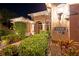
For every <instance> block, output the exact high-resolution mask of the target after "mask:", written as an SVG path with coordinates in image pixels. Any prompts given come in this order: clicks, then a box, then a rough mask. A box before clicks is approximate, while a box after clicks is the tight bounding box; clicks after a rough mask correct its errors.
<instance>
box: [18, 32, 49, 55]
mask: <svg viewBox="0 0 79 59" xmlns="http://www.w3.org/2000/svg"><path fill="white" fill-rule="evenodd" d="M47 47H48V34H47V33H46V32H41V33H39V34H35V35H34V36H31V37H28V38H26V39H24V40H22V42H21V44H20V46H19V47H18V48H19V50H18V51H19V55H22V56H35V55H36V56H44V55H46V52H47Z"/></svg>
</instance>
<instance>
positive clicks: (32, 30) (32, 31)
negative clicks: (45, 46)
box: [31, 23, 34, 35]
mask: <svg viewBox="0 0 79 59" xmlns="http://www.w3.org/2000/svg"><path fill="white" fill-rule="evenodd" d="M31 33H32V35H34V23H32V28H31Z"/></svg>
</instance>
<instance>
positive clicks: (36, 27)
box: [10, 11, 50, 35]
mask: <svg viewBox="0 0 79 59" xmlns="http://www.w3.org/2000/svg"><path fill="white" fill-rule="evenodd" d="M28 15H29V16H30V17H31V18H32V19H29V18H24V17H18V18H13V19H10V20H11V23H15V22H24V23H26V24H27V31H26V34H28V35H34V34H35V33H39V32H40V31H41V30H42V31H46V30H49V29H50V19H49V14H48V12H47V11H41V12H36V13H31V14H28Z"/></svg>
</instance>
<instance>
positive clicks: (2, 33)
mask: <svg viewBox="0 0 79 59" xmlns="http://www.w3.org/2000/svg"><path fill="white" fill-rule="evenodd" d="M9 33H10V32H9V31H7V30H6V29H5V30H4V29H1V30H0V36H5V35H8V34H9Z"/></svg>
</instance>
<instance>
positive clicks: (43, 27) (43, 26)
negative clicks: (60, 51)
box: [42, 23, 45, 31]
mask: <svg viewBox="0 0 79 59" xmlns="http://www.w3.org/2000/svg"><path fill="white" fill-rule="evenodd" d="M42 30H43V31H45V23H42Z"/></svg>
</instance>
